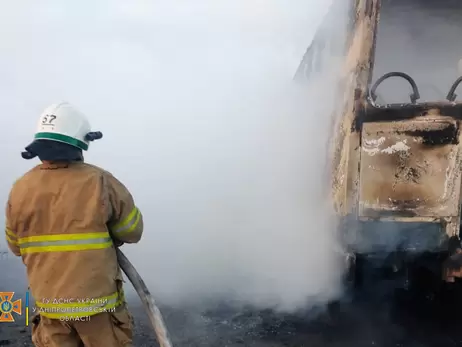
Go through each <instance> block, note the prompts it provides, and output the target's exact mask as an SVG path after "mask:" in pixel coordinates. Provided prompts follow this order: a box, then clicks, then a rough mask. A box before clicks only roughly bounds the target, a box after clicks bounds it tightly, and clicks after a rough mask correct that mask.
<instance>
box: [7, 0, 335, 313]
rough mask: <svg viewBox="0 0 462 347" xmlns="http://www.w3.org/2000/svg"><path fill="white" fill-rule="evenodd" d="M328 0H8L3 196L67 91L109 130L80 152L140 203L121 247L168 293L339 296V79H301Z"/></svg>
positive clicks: (274, 302) (291, 300)
mask: <svg viewBox="0 0 462 347" xmlns="http://www.w3.org/2000/svg"><path fill="white" fill-rule="evenodd" d="M328 6H329V2H327V1H322V0H309V1H306V0H305V1H300V0H293V1H290V2H287V1H282V0H267V1H259V0H245V1H244V0H220V1H211V0H198V1H194V2H186V1H180V0H176V1H172V0H168V1H167V0H158V1H141V0H138V1H131V2H127V1H122V0H111V1H103V0H98V1H95V0H93V1H84V0H82V1H79V2H74V3H71V2H62V1H58V0H54V1H53V0H46V1H41V2H40V3H38V2H31V1H25V0H22V1H19V0H18V1H15V2H14V4H11V3H10V4H8V6H6V4H4V5H3V8H2V9H1V11H0V36H1V37H0V42H1V46H0V51H1V52H0V76H1V78H0V85H1V89H2V98H0V106H1V109H2V112H3V115H2V121H3V129H4V131H3V135H2V137H1V139H0V141H1V142H0V146H1V147H2V149H3V151H2V153H3V155H4V158H3V159H4V161H3V162H4V165H3V170H2V178H3V179H2V180H1V181H0V194H1V197H2V200H3V201H6V197H7V194H8V191H9V189H10V186H11V184H12V183H13V181H14V180H15V179H16V178H18V177H19V176H20V175H21V174H23V173H24V172H25V171H26V170H27V169H29V168H30V167H32V165H34V164H36V162H34V163H31V162H28V161H25V160H23V159H22V158H21V157H20V152H21V150H22V149H23V148H24V146H25V145H27V144H28V143H29V142H30V140H31V137H32V135H33V132H34V126H35V123H36V120H37V117H38V115H39V114H40V112H41V111H42V109H43V108H45V107H46V106H47V105H48V104H49V103H52V102H55V101H59V100H67V101H69V102H71V103H73V104H74V105H75V106H77V107H78V108H79V109H80V110H81V111H83V112H84V113H86V114H87V116H88V117H89V118H90V120H91V122H92V125H93V126H94V129H95V130H101V131H102V132H103V133H104V138H103V140H101V141H97V142H95V143H93V144H92V145H91V147H90V151H89V152H88V153H87V154H86V160H87V161H88V162H91V163H93V164H96V165H99V166H102V167H104V168H105V169H107V170H109V171H111V172H112V173H113V174H114V175H115V176H116V177H118V178H119V179H120V180H122V181H123V182H124V183H125V184H126V185H127V187H129V189H130V190H131V191H132V193H133V195H134V197H135V199H136V201H137V204H138V205H139V207H140V208H141V210H142V212H143V214H144V218H145V227H146V230H145V235H144V237H143V239H142V241H141V243H140V244H138V245H126V246H124V247H123V251H124V252H126V254H127V256H128V257H129V258H130V259H131V260H132V261H133V263H134V265H135V266H136V267H137V268H138V270H139V271H140V273H141V275H142V276H143V277H144V279H145V281H146V283H147V284H148V285H149V287H150V289H151V290H152V292H153V293H154V295H155V297H156V298H157V299H158V300H159V301H162V302H163V303H165V304H184V303H188V302H196V301H207V300H214V299H217V300H220V299H234V300H239V301H240V302H243V303H249V304H253V305H257V306H259V307H262V308H267V307H275V308H278V309H281V310H294V309H297V308H300V307H304V306H306V305H314V304H316V303H319V302H322V301H325V300H328V299H330V298H333V297H335V296H336V295H337V294H338V293H339V290H340V276H341V274H342V264H341V262H339V259H338V257H337V253H336V251H335V250H336V249H338V248H339V246H338V245H337V244H336V238H335V236H334V222H333V220H334V219H333V218H331V215H330V213H329V210H328V209H327V208H326V207H325V206H326V202H325V198H324V196H325V191H326V189H325V188H326V186H325V184H326V165H327V162H326V143H327V140H328V139H327V138H326V137H327V136H328V135H327V134H329V126H330V124H331V119H330V115H329V112H330V111H331V109H332V105H333V103H334V99H333V95H332V91H333V90H334V89H335V86H334V85H333V84H335V80H334V79H332V76H322V77H320V78H319V79H318V80H315V81H314V82H313V83H312V84H311V85H309V86H300V85H297V84H295V83H294V82H293V81H292V77H293V74H294V72H295V71H296V68H297V66H298V64H299V62H300V58H301V57H302V55H303V53H304V51H305V49H306V46H307V45H308V44H309V43H310V41H311V39H312V37H313V35H314V32H315V29H316V27H317V26H318V25H319V24H320V22H321V19H322V17H323V16H324V14H325V13H326V12H327V9H328ZM3 246H5V243H3V244H2V247H3ZM5 247H6V246H5ZM127 287H128V286H127Z"/></svg>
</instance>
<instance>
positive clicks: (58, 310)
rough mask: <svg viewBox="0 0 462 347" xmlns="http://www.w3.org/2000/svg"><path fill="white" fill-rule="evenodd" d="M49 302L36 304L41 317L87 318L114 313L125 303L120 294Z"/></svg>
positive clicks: (60, 299)
mask: <svg viewBox="0 0 462 347" xmlns="http://www.w3.org/2000/svg"><path fill="white" fill-rule="evenodd" d="M49 300H50V302H49V303H45V302H36V303H35V305H36V306H37V308H38V311H39V312H38V313H39V314H40V315H41V316H44V317H48V318H51V319H60V318H66V317H67V318H75V317H85V316H93V315H95V314H98V313H102V312H113V311H114V310H115V308H116V307H118V306H120V305H121V304H122V302H123V301H122V299H121V297H120V296H119V293H114V294H112V295H108V296H103V297H99V298H88V299H81V300H77V299H72V298H66V299H65V298H59V299H54V300H52V299H49Z"/></svg>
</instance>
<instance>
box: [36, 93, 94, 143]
mask: <svg viewBox="0 0 462 347" xmlns="http://www.w3.org/2000/svg"><path fill="white" fill-rule="evenodd" d="M101 137H102V134H101V133H99V132H91V127H90V122H89V121H88V119H87V118H86V117H85V115H84V114H82V113H81V112H79V111H78V110H77V109H75V108H74V107H73V106H72V105H70V104H69V103H67V102H61V103H55V104H52V105H50V106H48V107H47V108H46V109H45V110H44V111H43V112H42V114H41V115H40V119H39V121H38V124H37V131H36V133H35V136H34V139H35V140H50V141H57V142H63V143H67V144H69V145H72V146H74V147H77V148H80V149H82V150H85V151H86V150H88V146H89V144H90V141H93V140H97V139H99V138H101Z"/></svg>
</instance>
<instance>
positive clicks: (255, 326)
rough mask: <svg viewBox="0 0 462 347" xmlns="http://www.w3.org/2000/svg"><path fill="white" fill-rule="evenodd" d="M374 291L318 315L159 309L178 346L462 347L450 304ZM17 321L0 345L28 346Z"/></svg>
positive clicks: (141, 321)
mask: <svg viewBox="0 0 462 347" xmlns="http://www.w3.org/2000/svg"><path fill="white" fill-rule="evenodd" d="M381 283H382V282H381ZM381 283H378V285H380V286H382V284H381ZM385 285H386V283H385V284H384V286H385ZM382 287H383V286H382ZM373 292H374V293H373V294H372V295H371V292H370V291H369V292H362V293H360V294H358V295H357V297H356V298H355V299H354V300H351V301H350V302H343V303H340V304H338V305H334V306H331V307H330V310H329V311H325V312H323V313H320V314H319V313H318V315H317V316H316V317H314V316H313V313H312V312H304V313H300V314H299V315H290V316H288V315H286V316H282V315H276V314H272V313H270V312H257V311H252V310H250V309H249V310H244V311H240V312H237V311H235V310H233V309H231V308H230V307H227V306H226V305H221V306H220V307H217V308H215V309H212V310H209V311H206V312H202V313H198V311H196V310H191V309H187V310H185V311H182V310H180V309H175V310H173V309H169V308H165V307H163V308H162V311H163V312H164V316H165V320H166V323H167V325H168V327H169V329H170V332H171V334H172V340H173V345H174V346H177V347H178V346H181V347H199V346H201V347H202V346H203V347H206V346H211V347H215V346H216V347H238V346H239V347H241V346H249V347H283V346H284V347H304V346H307V347H308V346H309V347H318V346H319V347H321V346H322V347H366V346H369V347H370V346H374V347H392V346H393V347H430V346H432V347H433V346H434V347H450V346H451V347H452V346H462V332H461V331H460V329H458V326H459V324H460V321H459V319H458V318H457V316H458V315H457V314H453V315H451V314H450V313H451V305H449V306H448V305H446V306H445V307H441V305H440V304H438V305H435V302H434V301H435V300H430V299H428V298H427V299H425V298H423V299H422V298H418V299H416V300H411V297H410V293H408V292H406V291H404V290H398V291H392V292H391V293H389V294H388V295H383V293H382V292H380V291H379V290H375V289H374V290H373ZM375 294H377V295H375ZM129 302H130V303H131V310H132V312H133V313H134V316H135V318H136V334H135V335H136V339H135V346H137V347H142V346H146V347H153V346H157V344H156V342H155V339H154V337H153V332H152V329H151V328H150V325H149V322H148V321H147V318H146V316H145V314H144V311H143V309H142V307H141V306H140V305H139V304H137V302H138V300H137V299H136V298H135V297H133V298H131V299H130V300H129ZM437 306H438V307H437ZM452 313H455V312H452ZM21 323H22V322H19V321H18V322H16V323H14V324H7V323H2V324H0V346H32V344H31V343H30V332H29V328H25V327H24V324H23V323H22V324H21Z"/></svg>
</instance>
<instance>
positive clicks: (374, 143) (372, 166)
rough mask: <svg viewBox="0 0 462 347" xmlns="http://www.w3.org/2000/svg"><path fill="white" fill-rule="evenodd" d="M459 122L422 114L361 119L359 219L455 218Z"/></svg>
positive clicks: (457, 203) (458, 179) (435, 115)
mask: <svg viewBox="0 0 462 347" xmlns="http://www.w3.org/2000/svg"><path fill="white" fill-rule="evenodd" d="M458 142H459V121H457V120H454V119H452V118H449V117H442V116H441V115H439V113H438V111H437V110H433V112H431V115H429V116H427V117H419V118H415V119H412V120H402V121H398V122H379V123H366V124H364V125H363V130H362V135H361V164H360V177H361V179H360V197H359V214H360V216H362V217H373V218H378V217H386V216H395V217H450V216H457V215H458V210H459V196H460V168H459V166H460V158H459V146H458Z"/></svg>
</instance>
